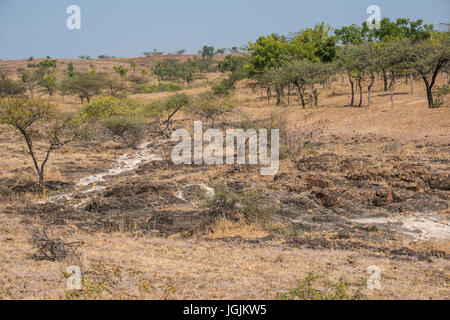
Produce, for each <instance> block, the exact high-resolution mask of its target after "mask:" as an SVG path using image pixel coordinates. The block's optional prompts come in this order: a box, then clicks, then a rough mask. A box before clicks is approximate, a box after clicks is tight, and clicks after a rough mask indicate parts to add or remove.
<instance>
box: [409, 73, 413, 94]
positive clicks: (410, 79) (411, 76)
mask: <svg viewBox="0 0 450 320" xmlns="http://www.w3.org/2000/svg"><path fill="white" fill-rule="evenodd" d="M409 82H410V84H411V94H414V79H413V74H412V72H411V73H410V74H409Z"/></svg>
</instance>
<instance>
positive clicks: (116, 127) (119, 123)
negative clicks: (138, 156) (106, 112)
mask: <svg viewBox="0 0 450 320" xmlns="http://www.w3.org/2000/svg"><path fill="white" fill-rule="evenodd" d="M102 122H103V124H104V125H105V126H106V127H107V128H108V129H109V130H111V131H112V132H113V133H114V134H115V135H117V136H119V137H121V138H122V139H123V140H124V142H125V143H126V144H127V145H128V146H130V147H136V146H137V145H138V143H139V142H140V141H141V139H142V135H143V123H142V121H141V120H139V119H137V118H132V117H128V116H112V117H109V118H105V119H103V120H102Z"/></svg>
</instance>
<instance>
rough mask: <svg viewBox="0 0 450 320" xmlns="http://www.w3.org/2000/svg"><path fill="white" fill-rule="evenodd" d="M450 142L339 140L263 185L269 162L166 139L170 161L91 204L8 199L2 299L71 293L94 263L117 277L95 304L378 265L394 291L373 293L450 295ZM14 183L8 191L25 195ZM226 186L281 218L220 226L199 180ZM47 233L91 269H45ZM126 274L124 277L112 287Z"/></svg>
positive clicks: (99, 271) (246, 294)
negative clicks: (229, 160) (179, 152)
mask: <svg viewBox="0 0 450 320" xmlns="http://www.w3.org/2000/svg"><path fill="white" fill-rule="evenodd" d="M449 147H450V146H449V144H445V143H440V144H438V143H432V142H424V141H423V140H421V141H413V140H412V141H409V142H400V141H397V140H395V139H392V138H386V137H381V136H377V135H373V134H368V135H355V136H352V137H349V138H342V137H337V136H334V135H329V136H324V137H323V138H322V139H321V141H320V142H318V143H316V144H315V145H314V146H312V150H313V152H312V153H310V154H309V155H307V156H305V157H304V158H303V159H302V161H301V162H300V163H299V164H298V167H294V165H293V164H292V163H291V162H290V161H289V160H288V159H283V160H282V161H281V167H280V170H279V172H278V174H277V175H276V176H274V177H261V176H260V175H259V167H258V166H212V167H211V166H201V165H181V166H176V165H173V164H172V162H171V161H170V150H171V146H170V143H168V144H165V145H162V146H160V147H158V148H157V150H155V153H157V154H158V155H160V156H161V157H162V158H163V160H162V161H153V162H149V163H146V164H143V165H141V166H139V167H138V168H137V169H135V170H133V171H131V172H126V173H123V174H121V175H119V176H116V177H110V178H108V179H107V181H106V185H107V188H106V189H105V190H99V191H97V192H96V193H95V194H93V195H92V199H89V201H87V202H86V203H85V204H84V205H83V206H80V207H78V208H74V207H73V206H72V205H71V204H70V203H44V204H37V203H36V202H29V201H24V202H22V203H13V204H11V203H9V204H7V205H4V206H3V210H2V211H3V213H2V214H1V216H0V218H1V221H2V222H1V224H0V228H1V233H0V235H1V238H0V241H1V243H2V245H1V249H0V250H1V251H2V254H1V255H0V257H1V260H0V275H2V277H1V280H0V288H1V290H0V298H67V297H68V296H67V290H66V289H65V280H64V277H63V272H64V271H65V268H66V267H67V266H69V265H71V264H77V265H78V264H81V266H82V269H83V271H84V272H85V273H86V274H88V275H90V276H91V278H92V279H96V280H95V281H97V282H96V283H103V284H104V283H107V284H108V283H113V284H110V287H108V290H105V291H101V290H100V292H101V293H99V295H98V296H96V295H91V296H85V297H86V298H96V297H100V298H151V299H155V298H156V299H160V298H179V299H183V298H194V299H200V298H211V299H215V298H224V299H229V298H243V299H246V298H262V299H273V298H277V294H278V293H280V292H285V291H286V290H288V289H290V288H294V287H296V286H298V285H299V283H300V282H301V280H302V279H303V278H304V277H305V275H306V274H307V273H308V272H315V273H318V274H321V275H325V276H326V277H328V278H330V279H331V280H333V281H337V280H339V279H345V280H346V281H348V282H349V284H350V286H353V287H355V288H356V287H358V286H359V284H360V283H361V282H364V280H365V279H367V277H368V274H367V271H366V270H367V267H368V266H371V265H376V266H378V267H379V268H380V269H381V278H382V289H381V290H368V289H365V288H363V289H362V293H363V297H365V298H371V299H372V298H388V299H391V298H393V299H396V298H420V299H429V298H432V299H437V298H440V299H442V298H444V299H449V298H450V291H449V285H448V284H449V275H450V268H449V264H448V262H449V257H450V245H449V241H448V240H449V235H448V223H449V219H448V214H449V209H448V203H449V202H448V200H449V198H448V197H449V190H450V180H449V177H448V172H449V170H448V169H449V160H448V159H449V152H450V148H449ZM105 149H108V147H105ZM67 170H71V169H70V166H69V168H68V169H67ZM13 184H14V182H13V181H11V180H8V181H7V182H5V183H4V187H3V189H2V193H3V194H7V192H8V191H7V190H11V189H12V188H14V187H16V188H18V189H20V188H19V187H17V186H13ZM217 184H222V185H225V186H226V187H227V189H229V190H230V191H231V192H233V193H235V194H242V192H244V191H245V190H257V193H258V194H259V200H258V201H259V202H260V204H261V206H263V207H270V208H272V214H271V215H270V217H269V218H268V220H267V221H265V222H264V223H263V225H261V224H258V223H251V224H246V225H243V224H242V223H241V222H240V221H238V219H237V218H236V216H231V217H229V220H231V221H228V220H227V222H224V221H222V220H220V219H219V218H220V217H221V216H222V215H223V211H222V210H218V209H217V208H212V209H211V208H207V207H204V206H200V205H198V204H197V202H196V200H197V197H198V194H199V192H201V191H202V190H203V188H202V187H200V186H199V185H209V186H212V185H217ZM52 186H53V187H54V188H55V189H58V191H64V190H69V191H70V190H71V188H73V186H74V184H73V182H68V183H64V184H63V183H61V184H59V185H58V184H56V183H53V185H52ZM180 191H182V192H183V197H182V198H184V200H183V199H181V198H180V196H179V193H180ZM203 191H204V190H203ZM234 212H237V213H239V206H237V207H236V208H234ZM234 218H236V219H234ZM233 219H234V220H233ZM424 219H425V220H424ZM429 219H431V220H429ZM217 221H219V223H218V222H217ZM220 221H222V222H221V223H220ZM402 221H403V222H404V223H402ZM410 221H416V222H417V221H419V222H418V223H416V224H411V223H410V224H408V223H407V222H410ZM421 221H422V222H423V223H422V224H421V223H420V222H421ZM430 224H431V225H430ZM439 226H441V227H442V226H443V227H442V228H439ZM36 227H37V228H43V227H46V228H49V229H51V230H52V232H53V233H54V234H56V235H58V236H60V237H61V238H63V239H65V240H67V241H69V240H81V241H84V243H85V244H84V245H83V246H82V247H81V248H80V257H78V258H79V259H81V261H78V260H76V261H65V262H48V261H47V262H46V261H33V260H32V259H31V258H30V257H29V253H30V252H32V248H31V246H30V244H29V243H28V242H27V241H28V239H29V231H30V230H31V229H32V228H36ZM422 227H424V229H423V230H421V228H422ZM117 270H119V271H117ZM117 272H119V273H120V279H121V281H119V282H118V281H112V280H111V277H114V275H117ZM106 275H109V276H106ZM108 277H109V278H108ZM105 279H106V280H105ZM108 279H109V280H108ZM95 281H94V282H95ZM143 283H148V284H149V288H150V289H148V288H147V289H146V290H142V284H143ZM69 298H73V297H72V296H69Z"/></svg>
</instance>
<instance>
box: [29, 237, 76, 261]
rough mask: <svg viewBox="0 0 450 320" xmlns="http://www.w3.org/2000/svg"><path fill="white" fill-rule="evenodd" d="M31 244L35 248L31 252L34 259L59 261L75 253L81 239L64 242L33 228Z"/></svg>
mask: <svg viewBox="0 0 450 320" xmlns="http://www.w3.org/2000/svg"><path fill="white" fill-rule="evenodd" d="M30 242H31V244H32V245H33V247H34V248H35V249H36V252H35V253H33V258H34V259H35V260H49V261H60V260H64V259H66V258H70V257H72V256H74V255H76V251H77V249H78V248H79V247H80V246H81V245H82V244H83V242H82V241H75V242H64V241H62V240H61V239H59V238H55V237H52V236H51V235H48V234H47V232H46V231H45V230H43V231H42V232H40V231H38V230H34V231H33V232H32V234H31V240H30Z"/></svg>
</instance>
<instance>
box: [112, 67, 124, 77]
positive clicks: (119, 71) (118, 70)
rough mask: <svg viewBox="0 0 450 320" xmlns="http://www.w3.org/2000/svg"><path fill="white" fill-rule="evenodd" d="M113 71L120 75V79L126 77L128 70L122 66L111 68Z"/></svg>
mask: <svg viewBox="0 0 450 320" xmlns="http://www.w3.org/2000/svg"><path fill="white" fill-rule="evenodd" d="M113 69H114V71H116V72H117V74H118V75H120V76H121V77H122V78H124V77H126V75H127V73H128V69H127V68H125V67H124V66H114V67H113Z"/></svg>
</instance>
